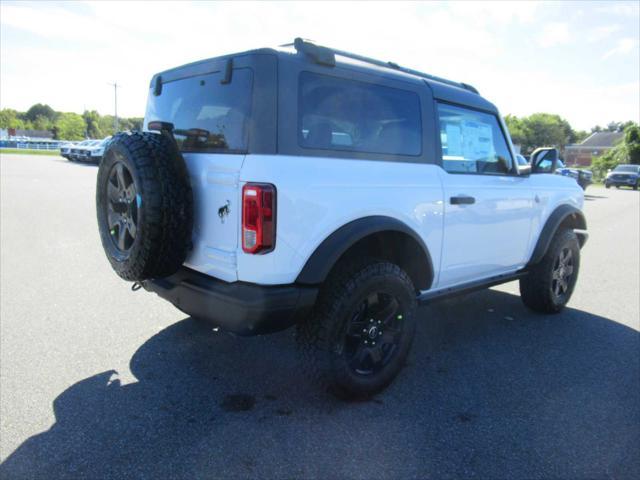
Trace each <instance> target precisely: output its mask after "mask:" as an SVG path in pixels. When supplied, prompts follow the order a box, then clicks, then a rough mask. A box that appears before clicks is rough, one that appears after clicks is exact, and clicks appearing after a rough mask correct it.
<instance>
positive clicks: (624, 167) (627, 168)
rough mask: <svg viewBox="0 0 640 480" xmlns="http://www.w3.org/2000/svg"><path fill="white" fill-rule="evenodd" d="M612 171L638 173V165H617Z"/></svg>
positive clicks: (639, 169) (639, 167) (639, 168)
mask: <svg viewBox="0 0 640 480" xmlns="http://www.w3.org/2000/svg"><path fill="white" fill-rule="evenodd" d="M613 171H614V172H629V173H638V172H639V171H640V166H638V165H618V166H617V167H616V168H615V169H614V170H613Z"/></svg>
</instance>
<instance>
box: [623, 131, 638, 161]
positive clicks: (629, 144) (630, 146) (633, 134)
mask: <svg viewBox="0 0 640 480" xmlns="http://www.w3.org/2000/svg"><path fill="white" fill-rule="evenodd" d="M624 144H625V148H626V150H627V158H628V161H629V163H635V164H636V165H640V126H638V125H637V124H634V123H631V125H627V127H626V128H625V129H624Z"/></svg>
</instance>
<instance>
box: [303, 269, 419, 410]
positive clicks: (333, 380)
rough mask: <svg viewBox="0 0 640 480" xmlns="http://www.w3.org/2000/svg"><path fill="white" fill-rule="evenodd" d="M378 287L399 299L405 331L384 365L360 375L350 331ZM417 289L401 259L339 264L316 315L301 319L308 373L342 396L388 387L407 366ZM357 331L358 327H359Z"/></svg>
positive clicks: (364, 394)
mask: <svg viewBox="0 0 640 480" xmlns="http://www.w3.org/2000/svg"><path fill="white" fill-rule="evenodd" d="M375 292H381V293H382V295H386V294H387V293H388V294H389V295H390V296H391V295H392V296H394V297H395V298H396V299H397V303H398V305H399V309H398V310H397V311H398V312H400V311H401V312H402V314H401V315H399V317H398V318H400V319H402V320H398V321H401V322H404V323H402V324H401V328H402V334H401V336H400V340H399V342H398V346H397V347H396V348H395V349H394V350H393V352H394V354H393V355H392V356H391V357H390V359H389V360H388V363H387V364H386V365H384V366H383V367H382V368H381V370H380V371H378V372H376V373H372V374H370V375H367V376H362V375H360V374H358V373H357V372H356V371H354V370H353V369H352V368H351V367H350V366H349V363H348V358H347V354H348V352H347V349H346V346H345V345H346V344H345V342H346V341H347V340H346V339H347V337H346V331H345V329H346V328H347V325H350V323H349V322H350V321H351V320H350V319H352V318H353V315H354V312H356V311H357V310H358V308H359V306H360V305H361V304H362V302H363V301H366V299H367V298H368V297H370V295H375ZM416 305H417V301H416V290H415V288H414V286H413V283H412V281H411V279H410V278H409V276H408V275H407V274H406V273H405V272H404V271H403V270H402V269H401V268H400V267H399V266H397V265H395V264H393V263H389V262H386V261H381V260H374V259H368V260H367V259H364V260H360V261H356V262H351V263H349V264H347V265H344V266H342V267H338V268H337V270H336V271H335V272H333V273H332V274H331V275H330V276H329V277H328V278H327V280H326V281H325V284H324V286H323V288H322V290H321V292H320V295H319V298H318V301H317V303H316V306H315V308H314V311H313V313H312V315H311V316H310V317H309V318H308V319H307V320H306V321H304V322H302V323H300V324H298V326H297V332H296V339H297V343H298V347H299V351H300V353H301V357H302V362H303V366H304V369H305V371H306V372H307V374H308V375H309V376H310V377H311V378H312V379H313V380H314V381H315V382H316V383H317V384H319V385H320V387H321V388H323V389H324V390H327V391H329V392H331V393H333V394H334V395H336V396H337V397H339V398H342V399H364V398H367V397H370V396H372V395H374V394H376V393H377V392H380V391H381V390H383V389H384V388H386V387H387V386H388V385H389V384H390V383H391V382H392V381H393V380H394V378H395V377H396V376H397V374H398V373H399V372H400V370H401V369H402V367H403V366H404V363H405V360H406V357H407V355H408V353H409V350H410V348H411V343H412V341H413V337H414V334H415V326H416V319H415V310H416ZM358 331H359V329H358Z"/></svg>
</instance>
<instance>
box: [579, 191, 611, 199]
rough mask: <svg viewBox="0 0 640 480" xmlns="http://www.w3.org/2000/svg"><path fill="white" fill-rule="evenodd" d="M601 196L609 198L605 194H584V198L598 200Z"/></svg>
mask: <svg viewBox="0 0 640 480" xmlns="http://www.w3.org/2000/svg"><path fill="white" fill-rule="evenodd" d="M601 198H609V197H607V196H605V195H592V194H590V193H585V194H584V199H585V200H598V199H601Z"/></svg>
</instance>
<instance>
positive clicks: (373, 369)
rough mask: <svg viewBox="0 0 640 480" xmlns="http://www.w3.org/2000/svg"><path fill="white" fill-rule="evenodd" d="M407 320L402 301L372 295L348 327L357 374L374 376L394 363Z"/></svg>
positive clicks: (347, 351)
mask: <svg viewBox="0 0 640 480" xmlns="http://www.w3.org/2000/svg"><path fill="white" fill-rule="evenodd" d="M403 318H404V316H403V314H402V312H401V309H400V302H399V301H398V299H397V298H395V297H394V296H392V295H390V294H388V293H381V292H377V293H372V294H370V295H369V296H368V297H367V298H366V299H365V300H364V301H363V302H362V303H361V304H360V306H359V307H358V309H357V311H356V312H355V314H354V315H353V317H352V318H351V320H350V321H349V323H348V325H347V333H346V336H345V345H344V348H345V356H346V358H347V361H348V363H349V366H350V368H351V370H352V371H353V372H354V373H356V374H358V375H363V376H368V375H374V374H376V373H377V372H379V371H380V370H382V369H383V368H384V367H385V366H387V365H388V364H389V363H390V362H391V360H392V359H393V357H394V355H395V354H396V353H397V351H398V346H399V344H400V340H401V337H402V335H403V329H404V324H403Z"/></svg>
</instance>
